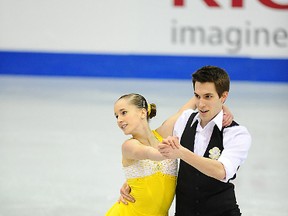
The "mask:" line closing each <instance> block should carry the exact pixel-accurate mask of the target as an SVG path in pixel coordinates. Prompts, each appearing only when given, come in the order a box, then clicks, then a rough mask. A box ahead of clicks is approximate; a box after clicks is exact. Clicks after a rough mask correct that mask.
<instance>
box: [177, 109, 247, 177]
mask: <svg viewBox="0 0 288 216" xmlns="http://www.w3.org/2000/svg"><path fill="white" fill-rule="evenodd" d="M193 112H196V111H195V110H192V109H188V110H185V111H184V112H183V113H182V115H181V116H180V117H179V118H178V119H177V121H176V123H175V126H174V130H173V135H174V136H177V137H178V138H179V139H181V136H182V134H183V132H184V129H185V127H186V124H187V121H188V119H189V117H190V115H191V114H192V113H193ZM196 120H198V124H197V128H196V135H195V143H194V153H195V154H197V155H199V156H203V155H204V153H205V151H206V149H207V147H208V144H209V141H210V138H211V135H212V132H213V128H214V126H215V125H217V127H218V128H219V130H220V131H221V130H222V120H223V110H222V111H221V112H219V113H218V114H217V115H216V116H215V117H214V118H213V119H212V120H211V121H210V122H209V123H208V124H207V125H206V126H205V127H204V128H202V127H201V125H200V122H201V119H200V118H199V113H198V114H197V115H196V116H195V118H194V119H193V122H192V124H191V126H190V127H192V125H193V124H194V122H195V121H196ZM180 143H181V140H180ZM250 145H251V136H250V134H249V132H248V130H247V129H246V128H245V127H243V126H235V127H228V128H225V129H224V131H223V147H224V149H223V151H222V152H221V155H220V157H219V158H218V161H220V162H221V163H222V164H223V165H224V168H225V171H226V178H225V179H224V180H223V182H227V181H228V180H229V179H231V178H232V177H233V176H234V174H235V173H236V172H237V169H238V167H239V166H240V165H241V164H243V163H244V161H245V159H246V158H247V155H248V150H249V148H250Z"/></svg>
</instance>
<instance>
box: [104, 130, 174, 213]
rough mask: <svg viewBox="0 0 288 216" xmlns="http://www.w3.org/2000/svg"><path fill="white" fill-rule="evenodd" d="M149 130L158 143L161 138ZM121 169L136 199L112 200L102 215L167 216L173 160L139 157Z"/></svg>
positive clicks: (171, 196) (172, 179) (172, 189)
mask: <svg viewBox="0 0 288 216" xmlns="http://www.w3.org/2000/svg"><path fill="white" fill-rule="evenodd" d="M153 133H154V134H155V137H156V138H157V139H158V140H159V141H160V142H161V141H162V137H161V136H160V135H159V134H158V133H157V132H156V131H153ZM123 170H124V173H125V176H126V179H127V183H128V185H129V186H130V187H131V195H132V196H133V197H134V198H135V200H136V202H135V203H131V202H129V203H128V205H125V204H123V203H118V202H116V203H115V204H114V205H113V206H112V207H111V208H110V209H109V210H108V212H107V213H106V215H105V216H167V215H168V211H169V208H170V206H171V203H172V201H173V198H174V194H175V188H176V176H177V160H170V159H169V160H163V161H152V160H148V159H146V160H139V161H137V162H135V163H134V164H132V165H130V166H127V167H123Z"/></svg>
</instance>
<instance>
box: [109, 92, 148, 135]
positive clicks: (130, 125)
mask: <svg viewBox="0 0 288 216" xmlns="http://www.w3.org/2000/svg"><path fill="white" fill-rule="evenodd" d="M114 114H115V117H116V119H117V124H118V127H119V128H120V129H121V130H122V131H123V132H124V134H125V135H128V134H133V133H135V132H136V130H137V129H138V128H139V126H140V125H141V121H142V120H143V119H144V118H145V112H143V109H139V108H137V107H136V106H135V105H133V104H131V103H129V100H128V99H126V98H122V99H120V100H118V101H116V103H115V104H114Z"/></svg>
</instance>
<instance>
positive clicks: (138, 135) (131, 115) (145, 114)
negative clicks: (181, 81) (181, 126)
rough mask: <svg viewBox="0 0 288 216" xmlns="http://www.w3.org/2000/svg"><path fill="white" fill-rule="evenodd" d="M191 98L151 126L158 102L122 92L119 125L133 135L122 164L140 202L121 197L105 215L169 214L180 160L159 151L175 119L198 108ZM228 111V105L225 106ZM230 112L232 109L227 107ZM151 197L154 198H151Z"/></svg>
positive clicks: (116, 107) (117, 111) (118, 105)
mask: <svg viewBox="0 0 288 216" xmlns="http://www.w3.org/2000/svg"><path fill="white" fill-rule="evenodd" d="M195 104H196V103H195V98H194V97H193V98H191V99H190V100H189V101H188V102H187V103H186V104H185V105H184V106H183V107H182V108H181V109H180V110H179V111H178V112H177V113H176V114H174V115H172V116H171V117H170V118H168V119H167V120H166V121H165V122H164V123H163V124H162V125H161V126H160V127H158V128H157V129H156V130H151V129H150V126H149V119H151V118H153V117H155V116H156V105H155V104H153V103H151V104H149V103H147V101H146V99H145V98H144V97H143V96H142V95H139V94H133V93H132V94H127V95H123V96H121V97H120V98H119V99H118V100H117V101H116V102H115V104H114V113H115V117H116V119H117V124H118V126H119V128H120V129H121V130H122V131H123V132H124V134H125V135H131V136H132V137H131V138H130V139H128V140H126V141H125V142H124V143H123V144H122V165H123V170H124V173H125V176H126V183H125V184H128V185H129V187H130V188H131V195H132V196H133V197H134V198H135V200H137V202H129V204H128V205H125V204H123V202H126V201H125V200H124V199H123V198H121V199H122V200H120V199H119V200H118V202H116V203H115V204H114V205H113V206H112V207H111V208H110V209H109V210H108V212H107V213H106V216H118V215H121V216H134V215H135V216H148V215H149V216H167V215H168V211H169V208H170V206H171V203H172V201H173V198H174V194H175V188H176V178H177V168H178V165H177V160H174V159H166V158H165V157H163V156H162V155H161V153H160V152H159V151H158V149H157V148H158V144H159V143H161V142H162V137H167V136H169V135H172V130H173V126H174V123H175V122H176V120H177V118H178V117H179V115H180V114H181V113H182V112H183V111H184V110H186V109H188V108H190V109H191V108H192V109H195V108H196V106H195ZM226 111H227V108H226ZM228 112H229V110H228ZM225 116H226V117H225V119H226V120H225V121H224V123H226V124H230V123H231V122H232V115H231V114H228V115H225ZM151 200H152V201H153V202H151Z"/></svg>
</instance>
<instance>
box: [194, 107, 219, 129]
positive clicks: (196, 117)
mask: <svg viewBox="0 0 288 216" xmlns="http://www.w3.org/2000/svg"><path fill="white" fill-rule="evenodd" d="M196 120H198V122H201V119H200V115H199V112H198V113H197V115H196V116H195V118H194V119H193V121H192V123H191V127H192V125H193V124H194V123H195V121H196ZM210 122H214V124H215V125H217V127H218V128H219V130H220V131H221V130H222V126H223V125H222V123H223V110H221V111H220V112H219V113H218V114H217V115H216V116H215V117H214V118H213V119H212V120H211V121H210ZM210 122H209V123H210ZM209 123H208V124H209Z"/></svg>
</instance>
